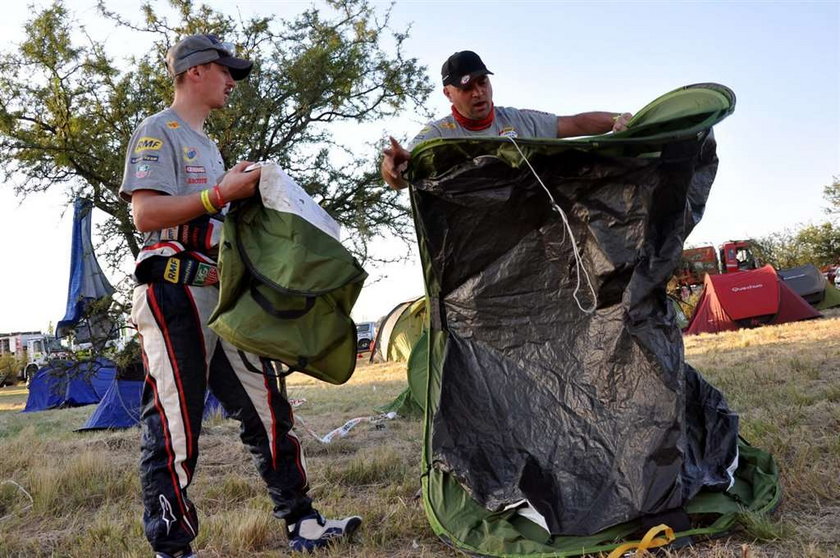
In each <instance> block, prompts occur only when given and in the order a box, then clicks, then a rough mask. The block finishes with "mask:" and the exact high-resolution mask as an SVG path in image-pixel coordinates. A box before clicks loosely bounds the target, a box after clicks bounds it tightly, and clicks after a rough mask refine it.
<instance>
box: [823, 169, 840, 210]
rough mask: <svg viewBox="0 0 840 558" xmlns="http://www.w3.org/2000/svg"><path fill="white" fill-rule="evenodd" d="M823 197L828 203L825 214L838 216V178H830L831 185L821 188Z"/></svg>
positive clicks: (839, 192) (839, 203) (839, 205)
mask: <svg viewBox="0 0 840 558" xmlns="http://www.w3.org/2000/svg"><path fill="white" fill-rule="evenodd" d="M823 197H824V198H825V200H826V201H827V202H828V207H827V208H826V209H825V211H826V213H830V214H833V215H840V177H838V176H834V177H832V181H831V184H829V185H827V186H823Z"/></svg>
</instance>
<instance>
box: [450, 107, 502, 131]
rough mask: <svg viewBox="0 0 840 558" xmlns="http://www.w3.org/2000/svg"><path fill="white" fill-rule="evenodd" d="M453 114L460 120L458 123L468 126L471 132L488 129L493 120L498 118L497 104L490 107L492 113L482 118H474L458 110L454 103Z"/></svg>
mask: <svg viewBox="0 0 840 558" xmlns="http://www.w3.org/2000/svg"><path fill="white" fill-rule="evenodd" d="M452 116H453V117H454V118H455V120H457V121H458V124H460V125H461V127H463V128H466V129H467V130H469V131H471V132H478V131H480V130H486V129H487V128H489V127H490V126H491V125H492V124H493V120H494V119H495V118H496V106H495V105H493V106H491V107H490V114H488V115H487V116H486V117H485V118H482V119H481V120H472V119H471V118H467V117H466V116H464V115H463V114H461V113H460V112H458V109H456V108H455V105H452Z"/></svg>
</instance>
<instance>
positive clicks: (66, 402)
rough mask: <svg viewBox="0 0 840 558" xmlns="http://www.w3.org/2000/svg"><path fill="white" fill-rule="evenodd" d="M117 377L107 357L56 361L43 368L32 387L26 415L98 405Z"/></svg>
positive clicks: (25, 408)
mask: <svg viewBox="0 0 840 558" xmlns="http://www.w3.org/2000/svg"><path fill="white" fill-rule="evenodd" d="M115 375H116V366H115V365H114V363H113V362H111V361H110V360H108V359H104V358H97V359H95V360H92V361H82V362H70V361H53V362H51V363H50V364H47V365H46V366H43V367H41V368H40V369H39V370H38V372H37V373H36V374H35V376H33V378H32V380H31V382H30V384H29V396H28V397H27V399H26V406H25V407H24V409H23V411H22V412H24V413H32V412H36V411H44V410H47V409H55V408H59V407H79V406H83V405H92V404H94V403H98V402H99V401H100V400H101V399H102V398H103V397H104V396H105V394H106V392H107V391H108V386H109V385H110V384H111V382H112V381H113V379H114V377H115Z"/></svg>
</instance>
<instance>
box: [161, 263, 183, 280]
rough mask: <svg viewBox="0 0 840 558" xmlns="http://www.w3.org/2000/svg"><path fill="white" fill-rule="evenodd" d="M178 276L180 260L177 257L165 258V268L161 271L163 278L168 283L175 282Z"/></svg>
mask: <svg viewBox="0 0 840 558" xmlns="http://www.w3.org/2000/svg"><path fill="white" fill-rule="evenodd" d="M180 276H181V260H179V259H177V258H169V259H168V260H166V270H165V271H164V272H163V278H164V279H165V280H166V281H169V282H170V283H177V282H178V279H179V277H180Z"/></svg>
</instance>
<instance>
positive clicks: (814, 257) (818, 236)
mask: <svg viewBox="0 0 840 558" xmlns="http://www.w3.org/2000/svg"><path fill="white" fill-rule="evenodd" d="M796 237H797V240H798V241H799V242H800V243H801V244H802V246H803V247H804V252H805V253H806V254H807V255H808V262H810V263H813V264H814V265H816V266H818V267H823V266H827V265H830V264H836V263H838V262H840V227H836V226H834V225H833V224H832V223H822V224H820V225H809V226H807V227H805V228H803V229H801V230H800V231H799V232H798V233H797V235H796Z"/></svg>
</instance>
